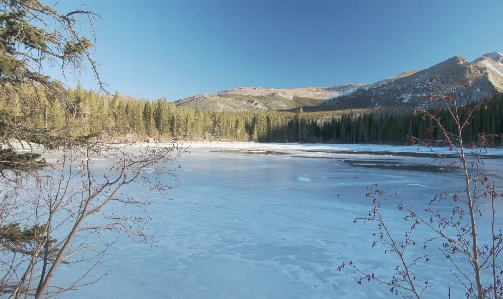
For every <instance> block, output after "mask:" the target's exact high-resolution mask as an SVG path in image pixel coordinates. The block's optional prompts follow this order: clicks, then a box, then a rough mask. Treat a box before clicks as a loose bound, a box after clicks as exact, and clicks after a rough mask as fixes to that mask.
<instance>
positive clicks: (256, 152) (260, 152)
mask: <svg viewBox="0 0 503 299" xmlns="http://www.w3.org/2000/svg"><path fill="white" fill-rule="evenodd" d="M211 152H214V153H231V154H247V155H268V156H270V155H288V153H285V152H277V151H265V150H247V149H226V150H217V151H211Z"/></svg>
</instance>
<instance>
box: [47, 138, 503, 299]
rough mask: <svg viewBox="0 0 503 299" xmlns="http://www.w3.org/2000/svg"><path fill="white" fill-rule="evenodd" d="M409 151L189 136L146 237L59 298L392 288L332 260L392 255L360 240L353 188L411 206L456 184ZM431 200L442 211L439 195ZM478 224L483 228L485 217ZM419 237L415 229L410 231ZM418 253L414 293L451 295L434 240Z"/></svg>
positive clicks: (390, 261) (455, 294) (377, 292)
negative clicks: (99, 275)
mask: <svg viewBox="0 0 503 299" xmlns="http://www.w3.org/2000/svg"><path fill="white" fill-rule="evenodd" d="M416 149H417V147H386V146H379V147H376V146H369V145H333V146H328V145H327V146H325V145H295V144H293V145H284V144H225V143H216V144H193V145H191V150H190V151H191V152H190V154H186V155H184V156H183V157H182V158H181V159H180V160H179V161H178V163H179V164H180V165H181V166H182V169H181V172H180V174H179V179H180V184H179V186H178V188H176V189H175V190H174V191H173V192H171V194H170V196H171V199H173V200H166V199H165V198H164V197H161V196H159V195H158V194H156V193H152V194H151V195H149V196H150V198H151V200H152V201H153V204H152V205H151V206H149V207H148V213H149V214H150V216H151V217H152V221H151V222H150V223H149V227H150V228H151V233H152V234H153V236H154V237H153V239H152V243H153V244H154V245H155V246H153V247H150V246H148V245H145V244H137V243H134V242H132V241H131V240H129V239H127V238H120V239H119V240H118V241H117V243H116V244H115V245H114V246H113V247H112V248H111V249H110V250H109V252H108V256H107V257H106V260H105V264H104V265H103V266H101V268H100V270H99V271H105V270H109V269H111V270H112V271H111V272H110V274H109V275H108V276H107V277H105V278H104V279H103V280H101V281H99V282H98V283H97V284H94V285H91V286H88V287H85V288H82V289H80V290H79V291H77V292H71V293H66V294H65V297H69V296H71V297H72V298H219V299H222V298H388V297H395V296H394V295H392V294H391V293H390V292H389V290H388V289H389V288H388V287H386V286H383V285H379V284H377V283H375V282H371V283H366V282H364V283H362V284H361V285H358V284H357V283H356V280H357V278H358V277H359V276H360V275H358V274H355V273H354V271H353V270H352V269H351V268H346V269H344V270H343V271H342V272H339V271H337V267H338V266H339V265H340V264H341V263H342V262H345V261H353V262H355V263H356V264H357V265H359V266H360V267H361V268H363V269H366V270H368V271H370V272H374V273H376V274H377V275H383V278H385V279H386V280H389V279H390V277H391V275H392V273H393V269H394V268H395V266H397V265H398V263H397V260H396V258H395V257H394V256H393V255H392V254H386V255H385V254H384V252H383V248H379V246H378V247H377V248H372V247H371V245H372V240H373V237H372V233H373V232H377V227H376V225H375V224H373V223H363V222H358V223H356V224H354V223H353V220H354V219H355V218H361V217H365V216H366V215H367V213H368V211H369V209H370V208H371V206H372V203H371V199H369V198H366V196H365V194H366V192H367V190H366V188H367V186H369V185H372V184H373V183H374V182H377V183H378V184H379V188H380V189H384V190H387V191H389V192H390V193H397V194H398V196H399V198H400V199H401V200H402V201H403V202H405V203H407V204H412V205H414V206H416V207H418V208H421V207H425V206H426V205H427V203H428V202H429V200H431V199H432V198H433V196H435V195H436V194H439V193H440V192H442V191H454V190H460V189H461V188H462V185H461V181H460V180H459V178H461V173H460V172H459V171H446V170H445V169H444V168H442V167H439V166H438V163H430V162H431V161H432V158H431V157H427V156H421V155H420V156H415V155H412V154H411V153H416V152H417V151H416ZM376 152H377V153H376ZM420 152H421V153H427V152H428V150H427V149H422V150H421V151H420ZM490 154H496V155H501V154H503V151H498V150H495V151H493V152H490ZM502 166H503V159H502V158H492V159H488V160H487V161H486V164H485V170H486V171H487V172H488V173H489V174H490V175H492V176H493V177H495V178H496V179H498V180H499V181H500V182H501V181H503V178H502V176H501V175H502V174H501V171H500V169H501V167H502ZM130 192H146V191H140V190H139V189H133V190H130ZM133 194H134V193H133ZM437 207H438V209H440V210H442V211H449V204H448V203H447V202H445V203H442V204H441V205H438V206H437ZM483 212H487V211H485V210H483ZM383 213H384V214H385V216H386V219H387V221H388V222H387V223H388V224H389V226H390V227H391V228H394V229H396V230H397V231H405V230H406V229H407V228H408V224H406V225H404V223H405V222H404V221H403V216H404V215H403V214H401V213H400V212H399V211H398V210H397V209H396V207H395V206H394V205H385V206H383ZM500 223H501V222H500ZM479 225H480V226H485V227H487V226H488V225H489V222H488V221H486V222H484V221H482V222H480V224H479ZM397 235H398V236H400V233H398V234H397ZM428 236H429V232H428V231H425V230H419V231H418V232H417V238H416V239H417V240H418V241H421V240H423V239H424V238H426V237H428ZM428 250H430V251H431V252H428V254H429V255H431V256H432V257H434V262H430V263H427V264H425V265H418V266H417V268H416V272H417V273H418V274H419V277H418V281H424V280H429V281H430V284H431V285H432V288H431V289H429V290H428V291H426V293H425V296H424V298H447V292H448V288H449V286H451V287H452V289H451V296H452V298H463V297H464V296H463V295H464V290H463V289H460V286H459V283H458V282H457V280H456V279H455V278H454V276H453V275H452V274H450V273H449V267H450V265H449V264H448V263H447V262H446V261H445V258H443V257H441V253H440V252H438V249H436V248H434V247H431V248H429V249H428ZM422 251H423V250H422V245H419V246H417V247H414V248H411V254H414V253H418V254H422V253H423V252H422ZM435 257H436V258H435ZM62 267H65V266H64V265H63V266H62ZM64 271H66V270H64V269H61V271H60V272H58V274H59V275H64ZM69 271H73V270H72V269H70V270H69ZM99 271H98V272H99ZM58 274H57V275H58Z"/></svg>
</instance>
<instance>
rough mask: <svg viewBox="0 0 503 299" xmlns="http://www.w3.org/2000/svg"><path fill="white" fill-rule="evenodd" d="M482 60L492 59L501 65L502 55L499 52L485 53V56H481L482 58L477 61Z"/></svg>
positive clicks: (502, 61)
mask: <svg viewBox="0 0 503 299" xmlns="http://www.w3.org/2000/svg"><path fill="white" fill-rule="evenodd" d="M483 58H489V59H492V60H494V61H496V62H501V63H503V53H501V52H493V53H487V54H484V55H482V57H480V58H479V59H483Z"/></svg>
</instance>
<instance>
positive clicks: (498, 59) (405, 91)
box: [322, 53, 503, 110]
mask: <svg viewBox="0 0 503 299" xmlns="http://www.w3.org/2000/svg"><path fill="white" fill-rule="evenodd" d="M502 74H503V63H502V54H501V53H491V54H486V55H484V56H482V57H480V58H478V59H476V60H475V61H474V62H469V61H467V60H466V59H464V58H463V57H460V56H456V57H452V58H450V59H447V60H446V61H443V62H441V63H439V64H436V65H434V66H432V67H430V68H428V69H425V70H422V71H417V72H410V73H408V74H406V75H402V76H398V77H396V78H393V79H388V80H384V81H379V82H377V83H373V84H370V85H368V86H366V87H364V88H362V89H359V90H357V91H355V92H353V93H351V94H348V95H344V96H340V97H335V98H332V99H330V100H327V101H326V102H324V103H323V104H322V106H324V107H326V109H334V110H338V109H348V108H369V107H387V108H394V109H401V110H410V109H415V108H421V107H425V106H427V105H429V102H428V100H429V99H430V98H431V96H432V95H435V94H438V93H443V92H450V91H452V88H453V86H452V85H447V86H439V87H442V88H444V90H432V87H431V86H430V84H429V83H430V78H432V77H437V78H445V77H446V76H450V77H451V78H452V79H453V80H452V82H453V84H460V82H463V81H464V82H466V84H467V86H466V88H460V89H459V92H458V94H457V95H458V98H459V99H461V101H462V102H466V101H468V100H472V99H483V98H484V97H485V96H487V95H489V96H491V95H493V94H495V93H497V92H502V91H503V75H502Z"/></svg>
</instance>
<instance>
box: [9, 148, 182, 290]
mask: <svg viewBox="0 0 503 299" xmlns="http://www.w3.org/2000/svg"><path fill="white" fill-rule="evenodd" d="M184 151H185V149H183V148H182V147H180V146H178V145H176V144H172V145H170V146H166V147H163V146H147V147H131V146H125V145H122V146H115V145H107V144H106V143H103V142H101V141H99V140H97V141H93V142H91V143H89V144H86V145H83V146H79V147H73V148H71V149H65V150H63V151H62V152H61V153H60V154H61V155H60V157H59V158H58V160H57V162H56V163H54V164H51V168H49V169H44V170H41V171H40V172H39V173H37V175H28V176H23V177H18V178H17V179H16V180H17V181H16V183H15V184H10V183H8V184H6V185H5V186H4V187H3V189H2V191H1V192H0V196H1V197H2V198H4V200H3V202H2V203H1V204H0V210H1V213H2V214H1V217H0V225H1V229H0V236H1V239H0V263H1V268H0V269H1V276H0V295H9V296H10V297H12V298H19V297H25V296H34V297H35V298H42V297H43V296H46V297H50V296H51V295H57V294H60V293H62V292H64V291H67V290H74V289H76V288H78V287H79V286H83V285H86V284H89V283H94V282H95V281H97V280H99V279H100V278H101V277H98V278H95V279H91V280H89V279H88V277H87V276H88V274H89V273H90V272H91V270H93V269H94V268H95V267H96V266H97V265H99V264H100V260H101V258H102V257H103V255H104V254H105V252H106V249H107V248H108V247H109V246H111V245H112V243H110V242H111V241H110V237H109V238H107V239H106V240H104V239H103V236H104V235H105V234H106V233H110V232H121V233H124V234H126V235H127V236H129V237H132V238H133V239H135V240H137V241H141V242H146V241H147V238H148V234H147V233H146V231H145V227H144V224H145V223H146V222H147V221H148V220H149V216H148V214H146V213H145V212H144V207H145V206H146V205H148V204H149V203H150V202H149V200H148V198H136V196H138V195H139V194H141V192H140V190H143V191H144V192H145V194H146V195H147V196H148V193H152V192H156V193H157V192H159V193H161V194H164V193H166V192H167V191H169V190H171V189H172V188H173V187H174V186H176V183H177V174H176V169H178V168H179V166H177V165H175V166H174V165H173V163H172V162H173V161H174V160H175V159H176V158H177V157H178V156H179V155H180V154H181V153H182V152H184ZM129 185H134V187H129ZM126 188H129V189H127V190H125V189H126ZM132 188H135V189H132ZM131 190H135V191H134V192H131ZM133 195H134V196H133ZM123 206H130V207H135V209H131V208H128V209H125V208H124V207H123ZM121 211H122V212H121ZM124 211H127V212H128V213H127V214H126V213H124ZM31 224H34V225H33V226H31ZM21 227H25V228H24V229H21ZM27 227H28V228H27ZM112 239H114V238H112ZM78 262H86V263H90V266H89V268H88V269H87V270H86V272H85V273H81V275H79V276H78V278H77V279H76V280H75V281H73V282H72V283H70V284H69V285H67V286H61V285H57V286H56V285H51V279H52V278H53V277H54V276H55V275H56V274H57V270H58V268H60V267H66V266H69V265H72V264H74V263H78Z"/></svg>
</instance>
